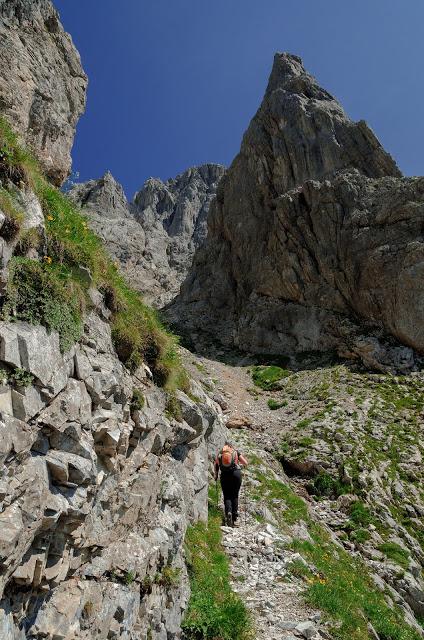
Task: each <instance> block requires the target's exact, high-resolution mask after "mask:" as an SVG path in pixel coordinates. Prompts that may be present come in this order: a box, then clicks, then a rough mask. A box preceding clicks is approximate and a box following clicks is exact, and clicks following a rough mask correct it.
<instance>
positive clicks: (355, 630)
mask: <svg viewBox="0 0 424 640" xmlns="http://www.w3.org/2000/svg"><path fill="white" fill-rule="evenodd" d="M310 533H311V535H312V538H313V543H312V544H311V543H310V542H301V541H297V542H295V544H294V548H295V549H296V550H297V551H299V552H300V553H301V554H302V555H303V557H305V559H306V560H307V561H308V562H310V563H311V564H313V566H314V567H315V569H316V573H315V575H314V576H313V577H311V578H309V579H308V584H309V586H308V589H307V593H306V597H307V599H308V600H309V601H310V602H311V604H313V606H315V607H318V608H319V609H321V610H322V611H324V612H326V613H327V615H328V616H329V618H330V619H333V620H334V621H335V623H336V624H335V625H334V627H333V628H332V629H331V632H332V637H333V638H334V639H335V640H346V638H349V640H369V637H370V636H369V632H368V628H367V626H368V623H371V624H372V625H373V627H374V629H375V630H376V632H377V634H378V635H379V637H380V638H384V640H419V638H420V637H421V636H420V635H419V634H418V633H417V632H416V631H415V630H414V629H412V628H411V627H409V625H408V624H407V623H406V622H405V620H404V619H403V616H402V613H401V611H400V610H399V609H398V608H397V607H392V606H389V605H388V604H387V603H386V600H385V596H384V594H383V593H380V591H378V590H377V589H376V587H375V585H374V584H373V582H372V580H371V578H370V577H369V574H368V571H367V569H366V567H365V566H364V565H363V564H362V563H361V562H360V561H359V560H357V559H354V558H352V557H351V556H349V554H348V553H347V552H345V551H344V550H343V549H339V548H336V547H335V546H334V545H333V543H332V542H331V540H330V538H329V536H328V534H327V533H326V532H324V531H323V530H322V529H321V528H320V527H318V526H317V525H313V526H312V527H311V528H310Z"/></svg>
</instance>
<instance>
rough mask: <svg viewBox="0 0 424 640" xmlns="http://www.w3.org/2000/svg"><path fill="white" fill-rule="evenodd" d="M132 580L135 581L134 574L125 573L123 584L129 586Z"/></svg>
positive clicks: (131, 572) (130, 572)
mask: <svg viewBox="0 0 424 640" xmlns="http://www.w3.org/2000/svg"><path fill="white" fill-rule="evenodd" d="M134 580H135V573H134V572H133V571H127V573H126V574H125V575H124V584H126V585H127V586H129V585H130V584H132V583H133V582H134Z"/></svg>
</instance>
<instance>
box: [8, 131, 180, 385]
mask: <svg viewBox="0 0 424 640" xmlns="http://www.w3.org/2000/svg"><path fill="white" fill-rule="evenodd" d="M0 180H1V182H2V185H3V189H2V193H1V203H3V204H4V206H2V209H3V210H4V213H5V215H6V221H5V222H7V223H8V224H9V223H10V224H9V226H10V228H12V227H13V235H14V236H15V237H17V238H18V240H19V241H18V243H17V245H16V248H15V255H14V257H13V258H12V259H11V262H10V272H9V273H10V278H9V280H8V284H7V288H6V292H5V298H4V301H3V317H5V318H16V319H21V320H26V321H29V322H32V323H42V324H44V325H46V326H47V327H48V328H49V329H55V330H57V331H58V333H59V335H60V339H61V345H62V348H63V349H64V350H66V349H68V348H69V347H70V346H71V344H72V343H73V342H75V341H76V340H78V338H79V337H80V335H81V330H82V319H83V315H84V312H85V310H86V309H87V308H89V307H90V305H92V302H91V299H90V296H89V291H90V290H91V289H93V288H95V289H98V290H99V291H100V292H101V293H102V294H103V297H104V302H105V305H106V307H107V308H108V310H109V311H110V322H111V327H112V337H113V340H114V344H115V348H116V351H117V353H118V355H119V357H120V359H121V360H122V362H123V363H124V364H125V365H126V366H127V367H128V368H129V369H130V370H135V369H136V368H137V367H138V366H139V365H140V364H141V363H142V362H146V363H147V364H148V365H149V366H150V368H151V369H152V372H153V377H154V379H155V382H157V383H158V384H159V385H161V386H165V387H167V388H169V389H171V390H172V389H174V388H176V387H180V388H184V387H186V386H187V378H186V375H185V372H184V370H183V367H182V365H181V363H180V360H179V357H178V351H177V340H176V338H175V337H174V336H173V335H172V334H171V333H169V332H168V331H167V330H166V329H165V328H164V326H163V325H162V323H161V321H160V319H159V318H158V316H157V314H156V312H154V311H153V310H152V309H150V308H149V307H148V306H147V305H145V304H144V303H143V301H142V299H141V297H140V295H139V294H138V293H137V292H136V291H135V290H133V289H132V288H131V287H129V286H128V285H127V283H126V282H125V280H124V278H123V277H122V275H121V274H120V273H119V271H118V267H117V265H116V264H115V263H114V262H113V261H112V260H111V259H110V257H109V256H108V255H107V253H106V251H105V250H104V248H103V245H102V243H101V241H100V239H99V238H98V237H97V236H96V235H95V234H94V233H93V232H92V231H91V230H90V229H89V228H88V223H87V220H86V218H85V217H84V215H83V214H82V213H81V212H80V211H79V209H78V208H77V207H76V205H75V204H73V203H72V202H71V201H70V200H69V199H68V198H67V196H66V195H65V194H63V193H62V192H61V191H59V190H58V189H57V188H56V187H54V186H52V185H51V184H50V183H49V182H48V181H47V179H46V178H45V177H44V175H43V174H42V172H41V170H40V168H39V165H38V163H37V161H36V160H35V159H34V157H33V156H32V154H31V153H30V152H29V151H28V150H27V149H25V148H23V147H22V145H21V144H20V143H19V141H18V139H17V136H16V135H15V134H14V133H13V131H12V129H11V128H10V126H9V125H8V124H7V122H6V121H5V120H4V119H0ZM22 189H30V190H32V191H34V193H35V194H36V195H37V197H38V199H39V201H40V203H41V206H42V209H43V213H44V218H45V233H44V232H43V231H41V230H40V231H39V232H36V231H35V230H33V229H32V230H31V233H28V232H27V231H25V230H23V229H22V228H21V226H22V214H21V212H20V210H19V206H18V205H17V204H16V201H17V197H16V196H17V194H18V192H19V190H22ZM6 205H7V206H6ZM29 249H34V250H35V251H36V252H37V253H36V257H35V259H34V258H33V256H28V250H29Z"/></svg>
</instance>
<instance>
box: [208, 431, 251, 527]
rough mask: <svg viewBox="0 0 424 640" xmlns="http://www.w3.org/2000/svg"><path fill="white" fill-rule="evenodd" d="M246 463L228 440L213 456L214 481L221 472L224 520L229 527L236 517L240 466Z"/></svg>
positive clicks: (240, 478)
mask: <svg viewBox="0 0 424 640" xmlns="http://www.w3.org/2000/svg"><path fill="white" fill-rule="evenodd" d="M246 465H247V460H246V458H245V457H244V456H243V455H242V454H241V453H240V451H237V450H236V449H235V448H234V447H233V445H232V444H231V442H228V441H227V442H226V443H225V445H224V446H223V447H222V450H221V452H220V453H218V455H217V456H216V458H215V481H217V480H218V475H219V472H221V487H222V493H223V494H224V506H225V522H226V523H227V525H228V526H229V527H233V526H234V525H235V524H236V521H237V518H238V497H239V492H240V487H241V480H242V474H241V467H242V466H246Z"/></svg>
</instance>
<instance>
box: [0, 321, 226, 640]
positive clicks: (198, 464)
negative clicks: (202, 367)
mask: <svg viewBox="0 0 424 640" xmlns="http://www.w3.org/2000/svg"><path fill="white" fill-rule="evenodd" d="M40 351H41V352H42V353H43V359H42V361H40V358H39V355H40ZM0 360H1V367H2V371H3V374H2V375H3V377H4V378H5V379H7V378H8V372H10V371H11V372H13V371H14V370H15V368H23V367H24V368H25V371H26V372H27V373H28V374H30V376H32V383H31V384H29V385H28V386H25V387H22V386H17V385H16V384H12V383H7V382H5V380H3V386H2V387H1V390H0V414H1V415H0V637H1V638H2V640H15V639H16V638H19V639H20V638H25V637H30V638H34V639H38V638H40V639H41V638H51V639H52V638H58V637H60V638H63V639H64V640H65V639H66V640H74V639H76V638H81V640H82V639H83V638H87V637H88V636H87V633H88V631H89V632H90V634H92V635H93V636H94V635H96V637H98V638H102V639H105V640H106V638H107V639H110V638H128V639H129V638H136V637H139V638H142V637H143V638H145V637H150V638H152V639H153V640H154V639H158V640H159V639H160V638H164V637H166V638H170V639H172V638H178V637H179V634H180V621H181V616H182V612H183V611H184V608H185V606H186V603H187V599H188V596H189V587H188V580H187V574H186V569H185V564H184V557H183V542H184V535H185V530H186V528H187V525H188V523H189V522H190V521H191V520H197V519H198V518H205V517H206V505H207V482H208V467H209V460H208V443H209V446H212V449H213V450H215V447H216V446H218V444H219V443H220V441H221V440H222V438H223V437H224V428H223V419H222V415H221V413H220V410H219V409H218V408H217V406H216V405H215V404H214V403H213V402H212V401H211V400H209V399H208V397H207V396H206V395H205V393H204V391H203V390H202V387H201V386H200V385H198V384H195V383H193V384H194V386H193V389H192V391H193V397H194V395H195V396H196V398H197V402H196V403H195V402H193V400H191V399H190V398H189V397H187V396H186V395H185V394H183V393H182V392H179V393H178V398H177V401H178V403H179V405H180V407H181V414H182V417H180V418H179V420H180V421H176V420H175V419H174V418H172V417H171V416H169V414H168V416H167V414H166V413H165V405H166V394H165V393H164V392H163V391H161V390H159V389H158V388H157V387H155V386H154V385H153V383H152V382H151V381H150V380H149V378H148V376H147V374H146V372H145V370H144V369H143V368H141V369H140V370H139V371H138V372H137V373H136V374H135V375H134V376H130V375H129V373H128V372H127V371H126V370H125V369H124V367H123V366H122V364H121V363H120V362H119V360H118V358H117V356H116V354H115V352H114V349H113V346H112V341H111V332H110V327H109V325H108V324H107V323H106V322H104V321H103V320H102V319H101V318H100V317H99V316H98V315H97V314H96V313H95V312H92V313H91V314H90V315H89V316H88V317H87V318H86V323H85V333H84V337H83V339H82V342H81V344H78V345H76V346H75V347H74V348H73V349H72V350H71V351H70V352H68V353H66V354H62V353H61V352H60V350H59V340H58V336H57V335H56V334H54V333H52V334H50V335H49V334H47V332H46V330H45V329H44V328H43V327H38V326H33V325H28V324H26V323H22V322H16V323H6V322H2V323H0ZM5 372H6V373H5ZM8 379H12V378H11V377H10V376H9V378H8ZM134 389H138V393H139V395H138V397H140V393H142V394H143V397H144V406H143V407H137V408H134V407H133V406H132V405H131V399H132V397H133V390H134Z"/></svg>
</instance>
